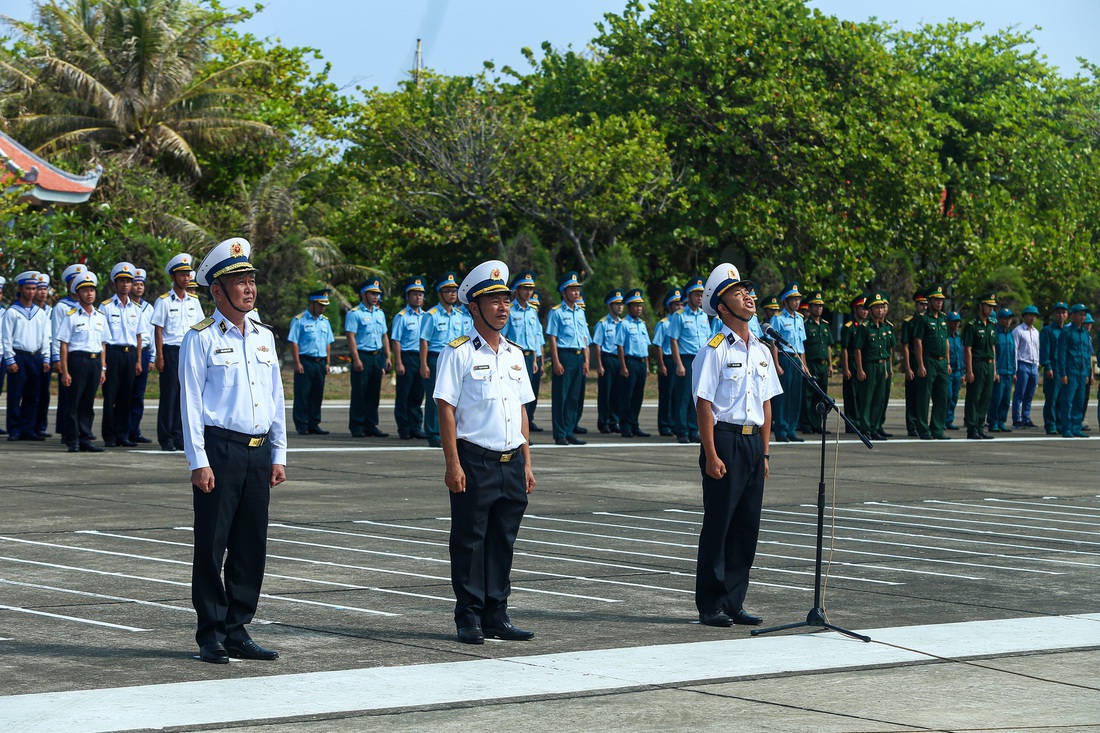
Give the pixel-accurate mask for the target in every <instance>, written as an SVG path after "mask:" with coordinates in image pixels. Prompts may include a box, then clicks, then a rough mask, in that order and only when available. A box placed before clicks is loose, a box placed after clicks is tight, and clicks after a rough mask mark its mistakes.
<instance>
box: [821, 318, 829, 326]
mask: <svg viewBox="0 0 1100 733" xmlns="http://www.w3.org/2000/svg"><path fill="white" fill-rule="evenodd" d="M821 322H822V323H824V324H826V325H828V323H829V322H828V321H827V320H825V319H824V318H822V319H821Z"/></svg>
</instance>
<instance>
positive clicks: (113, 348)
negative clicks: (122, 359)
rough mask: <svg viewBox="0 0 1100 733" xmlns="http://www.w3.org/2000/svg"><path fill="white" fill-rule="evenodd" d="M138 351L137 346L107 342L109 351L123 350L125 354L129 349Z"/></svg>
mask: <svg viewBox="0 0 1100 733" xmlns="http://www.w3.org/2000/svg"><path fill="white" fill-rule="evenodd" d="M131 350H132V351H137V347H136V346H129V345H128V344H107V351H121V352H122V353H123V354H125V353H126V352H128V351H131Z"/></svg>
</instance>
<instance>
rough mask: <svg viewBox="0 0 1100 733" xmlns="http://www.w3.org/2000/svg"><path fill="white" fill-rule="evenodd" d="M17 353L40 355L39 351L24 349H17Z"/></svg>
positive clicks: (21, 354) (32, 355)
mask: <svg viewBox="0 0 1100 733" xmlns="http://www.w3.org/2000/svg"><path fill="white" fill-rule="evenodd" d="M15 353H17V354H19V355H20V356H30V357H35V356H39V353H38V352H37V351H24V350H23V349H15Z"/></svg>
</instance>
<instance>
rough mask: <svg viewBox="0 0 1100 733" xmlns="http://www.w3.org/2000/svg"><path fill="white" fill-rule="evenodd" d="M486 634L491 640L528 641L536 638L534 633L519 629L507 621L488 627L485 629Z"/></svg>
mask: <svg viewBox="0 0 1100 733" xmlns="http://www.w3.org/2000/svg"><path fill="white" fill-rule="evenodd" d="M484 633H485V636H487V637H489V638H491V639H503V640H504V641H527V640H528V639H533V638H535V632H534V631H524V630H523V629H517V628H516V627H515V626H513V625H512V622H511V621H505V622H504V623H502V624H494V625H492V626H489V625H486V626H485V627H484Z"/></svg>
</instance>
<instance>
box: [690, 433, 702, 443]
mask: <svg viewBox="0 0 1100 733" xmlns="http://www.w3.org/2000/svg"><path fill="white" fill-rule="evenodd" d="M688 440H690V441H691V442H692V443H702V442H703V439H702V438H700V437H699V433H692V434H691V435H689V436H688Z"/></svg>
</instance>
